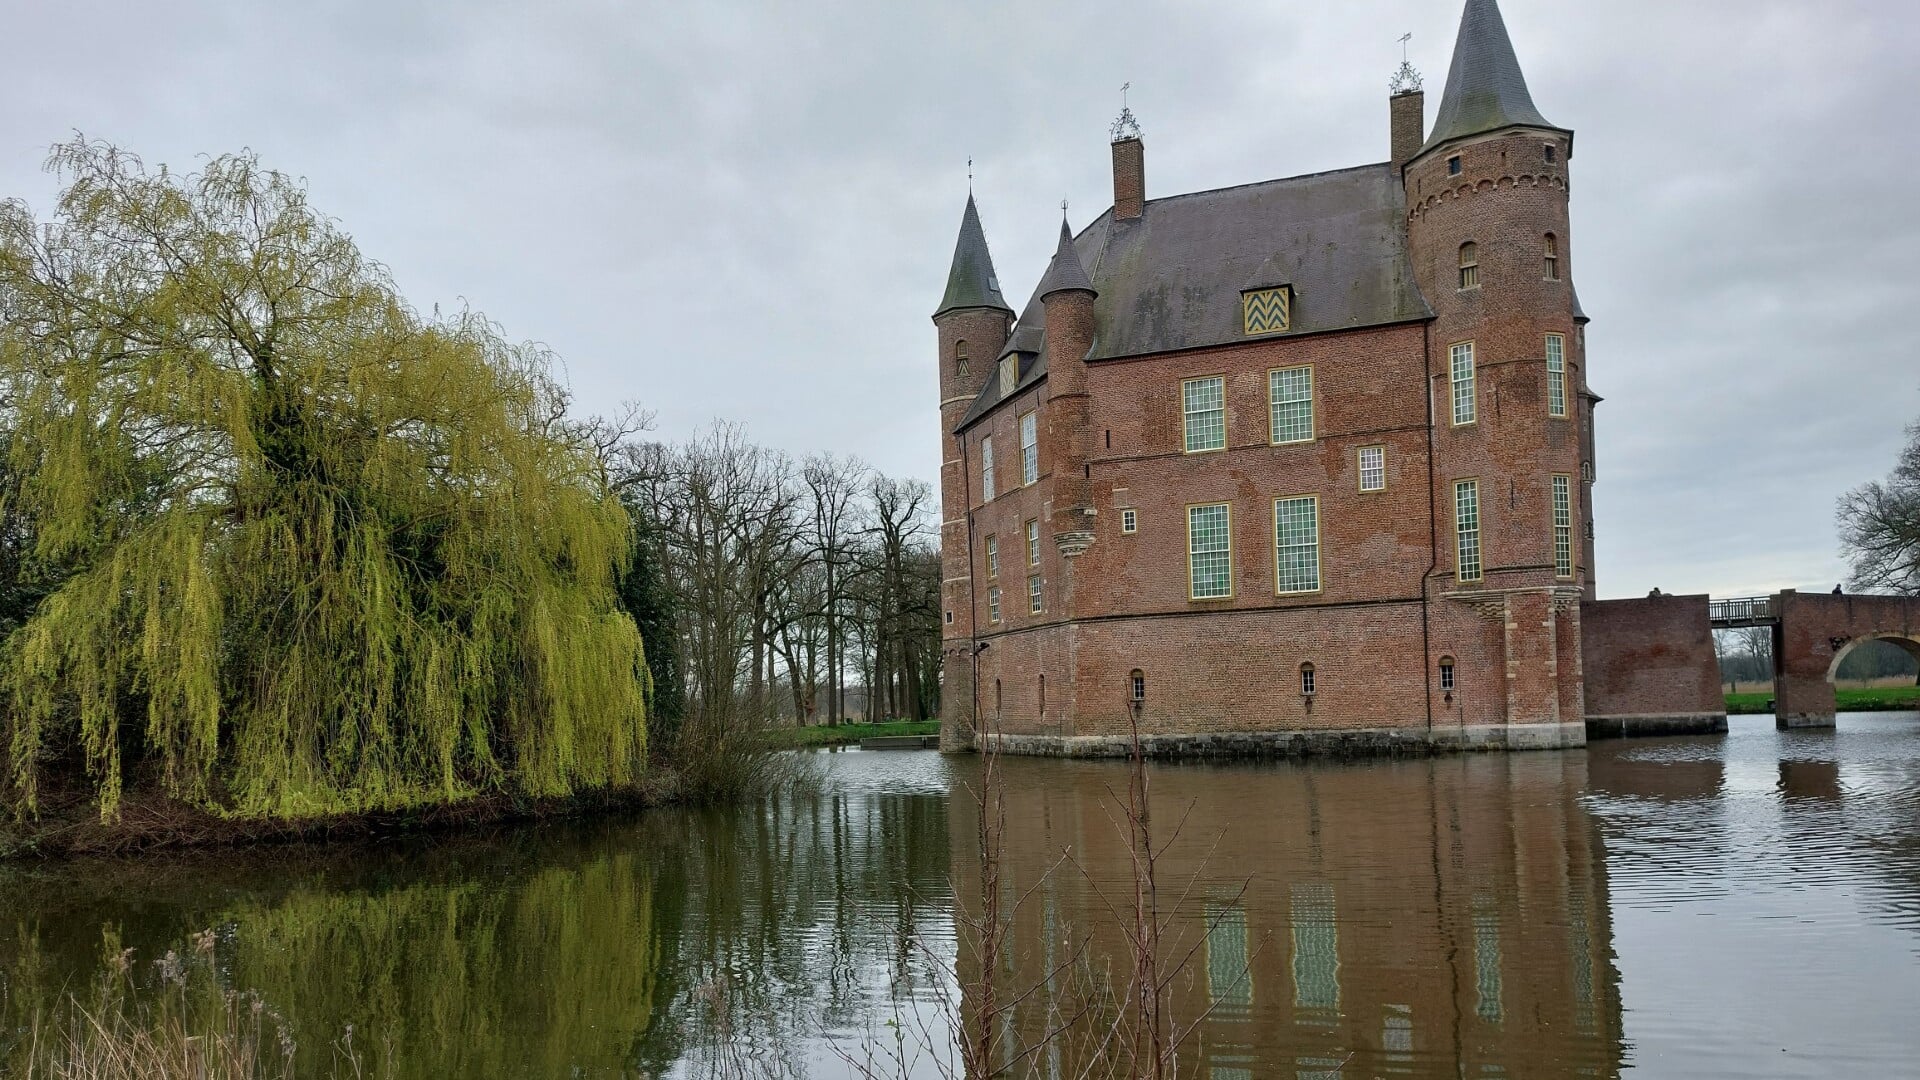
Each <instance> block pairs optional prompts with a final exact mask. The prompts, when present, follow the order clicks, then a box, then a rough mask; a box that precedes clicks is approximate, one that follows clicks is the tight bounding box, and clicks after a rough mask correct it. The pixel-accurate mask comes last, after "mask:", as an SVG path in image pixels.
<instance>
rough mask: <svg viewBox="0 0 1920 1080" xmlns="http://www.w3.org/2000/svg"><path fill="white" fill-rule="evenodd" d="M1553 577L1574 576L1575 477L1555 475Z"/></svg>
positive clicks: (1563, 474) (1562, 474) (1561, 474)
mask: <svg viewBox="0 0 1920 1080" xmlns="http://www.w3.org/2000/svg"><path fill="white" fill-rule="evenodd" d="M1553 576H1555V577H1563V578H1570V577H1572V576H1573V477H1571V476H1568V475H1567V474H1565V473H1554V474H1553Z"/></svg>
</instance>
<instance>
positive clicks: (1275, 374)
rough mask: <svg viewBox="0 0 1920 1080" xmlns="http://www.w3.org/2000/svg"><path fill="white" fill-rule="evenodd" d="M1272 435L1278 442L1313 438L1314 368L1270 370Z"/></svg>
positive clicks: (1272, 439)
mask: <svg viewBox="0 0 1920 1080" xmlns="http://www.w3.org/2000/svg"><path fill="white" fill-rule="evenodd" d="M1267 411H1268V417H1267V421H1268V425H1269V426H1268V431H1269V433H1270V434H1269V438H1270V439H1271V441H1273V442H1275V443H1296V442H1312V441H1313V368H1311V367H1291V368H1280V369H1278V370H1276V371H1269V372H1267Z"/></svg>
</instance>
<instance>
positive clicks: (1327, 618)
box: [933, 0, 1725, 753]
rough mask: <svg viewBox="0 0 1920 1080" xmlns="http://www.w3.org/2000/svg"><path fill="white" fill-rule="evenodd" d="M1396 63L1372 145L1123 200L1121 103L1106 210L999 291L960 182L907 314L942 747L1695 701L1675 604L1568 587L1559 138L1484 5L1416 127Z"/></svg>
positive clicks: (1285, 748)
mask: <svg viewBox="0 0 1920 1080" xmlns="http://www.w3.org/2000/svg"><path fill="white" fill-rule="evenodd" d="M1403 78H1404V76H1403ZM1395 89H1396V92H1395V93H1393V94H1392V96H1391V97H1390V98H1389V102H1388V106H1389V108H1388V112H1389V121H1390V123H1389V126H1390V140H1389V144H1390V147H1391V159H1390V160H1389V161H1386V162H1384V163H1380V164H1373V165H1361V166H1358V167H1355V168H1349V169H1342V170H1337V171H1333V172H1324V173H1316V174H1313V175H1308V176H1296V177H1289V178H1285V179H1279V180H1267V181H1261V182H1258V183H1252V184H1245V185H1242V186H1238V187H1229V188H1222V189H1218V190H1214V191H1202V192H1195V193H1192V194H1186V195H1175V196H1170V197H1165V198H1155V199H1149V198H1147V195H1146V180H1145V159H1146V153H1145V147H1144V145H1143V142H1142V140H1141V137H1140V134H1139V130H1138V127H1137V125H1134V124H1133V123H1132V118H1131V116H1130V115H1129V114H1126V113H1123V114H1122V118H1121V121H1120V122H1118V123H1116V124H1115V126H1114V130H1113V141H1112V154H1113V186H1114V196H1113V207H1112V208H1111V209H1110V210H1108V211H1107V212H1105V213H1104V214H1102V215H1101V216H1100V217H1099V218H1098V219H1096V220H1095V221H1094V222H1093V223H1092V224H1090V225H1088V226H1087V227H1086V228H1085V229H1083V230H1081V231H1080V232H1079V233H1078V234H1074V233H1072V232H1071V230H1070V229H1069V228H1068V227H1067V226H1066V225H1065V223H1063V224H1062V228H1061V235H1060V241H1059V247H1058V250H1057V251H1056V252H1055V254H1054V256H1053V260H1052V263H1051V264H1050V265H1049V266H1048V267H1047V269H1046V273H1045V275H1044V276H1043V277H1042V279H1041V281H1040V284H1039V286H1038V287H1037V288H1036V289H1035V290H1034V293H1033V296H1032V298H1031V299H1030V300H1028V302H1027V304H1026V305H1025V307H1024V308H1023V309H1022V311H1021V312H1020V313H1019V315H1018V317H1017V318H1016V316H1015V313H1014V311H1013V309H1012V308H1011V307H1009V306H1008V304H1007V302H1006V299H1005V297H1004V296H1003V295H1002V293H1001V291H1000V286H999V281H998V279H997V277H996V275H995V273H994V269H993V262H992V258H991V256H990V255H989V253H988V248H987V241H986V236H985V232H984V230H983V228H982V226H981V222H980V216H979V213H978V211H977V209H976V208H975V205H974V202H973V199H972V196H971V195H969V197H968V200H967V205H966V210H965V213H964V215H963V217H962V219H961V226H960V236H959V242H958V244H957V246H956V248H955V251H954V256H953V264H952V268H951V271H950V273H949V276H948V280H947V289H946V293H945V295H944V296H943V298H942V299H941V301H940V305H939V308H938V310H936V312H935V313H934V316H933V321H934V324H935V325H936V327H937V328H938V333H939V370H940V416H941V432H942V448H943V453H942V470H941V495H942V504H943V515H942V530H941V551H942V558H943V560H944V566H943V575H942V576H943V579H944V584H943V589H942V606H943V610H944V614H943V620H944V634H945V640H944V658H943V675H942V678H943V693H942V703H943V704H942V735H943V739H942V741H943V745H944V746H946V747H948V748H955V749H957V748H964V747H967V746H975V745H978V743H979V740H980V739H981V738H983V737H985V738H993V739H996V740H998V745H1000V746H1001V747H1002V748H1004V749H1008V750H1012V751H1017V752H1030V753H1113V752H1119V751H1121V750H1122V749H1123V748H1124V747H1125V745H1126V741H1125V739H1126V735H1127V733H1128V731H1129V730H1130V726H1131V725H1132V724H1133V723H1134V722H1136V721H1137V723H1138V726H1139V730H1140V731H1141V733H1142V735H1143V737H1144V738H1145V739H1146V741H1147V743H1148V745H1149V747H1150V748H1151V749H1153V750H1154V751H1156V752H1165V753H1183V752H1190V753H1206V752H1236V751H1251V752H1260V751H1280V752H1299V751H1312V750H1316V749H1329V750H1345V751H1354V750H1375V749H1378V750H1395V749H1403V748H1407V749H1414V748H1432V747H1485V748H1513V749H1519V748H1548V747H1564V746H1578V745H1582V744H1584V742H1585V740H1586V736H1587V729H1588V726H1589V722H1590V721H1591V720H1593V719H1594V718H1596V717H1600V718H1607V717H1611V718H1613V719H1615V720H1618V719H1619V718H1620V717H1622V716H1624V717H1627V718H1628V719H1629V720H1633V719H1640V720H1645V721H1647V722H1648V723H1649V724H1656V725H1657V724H1664V725H1667V726H1668V727H1672V726H1673V725H1676V724H1677V725H1681V726H1686V725H1693V726H1694V727H1696V728H1698V727H1702V726H1704V727H1705V728H1707V729H1712V727H1713V725H1714V723H1715V720H1716V714H1717V722H1718V724H1719V726H1720V728H1721V729H1724V724H1725V716H1724V706H1723V705H1722V704H1721V702H1720V699H1719V696H1718V689H1717V684H1716V683H1715V681H1714V680H1715V676H1714V674H1713V670H1714V669H1713V665H1712V661H1711V656H1712V653H1711V642H1710V637H1709V635H1708V632H1707V626H1706V621H1705V619H1706V616H1705V604H1704V600H1701V599H1700V598H1658V597H1656V598H1650V599H1649V600H1648V601H1645V602H1641V601H1624V602H1620V601H1608V602H1597V601H1596V600H1595V593H1594V576H1593V563H1594V559H1593V550H1594V547H1593V528H1592V520H1593V516H1592V506H1593V503H1592V498H1591V487H1592V484H1593V482H1594V477H1595V472H1594V458H1593V419H1594V406H1595V404H1596V403H1597V402H1598V401H1599V400H1600V399H1599V397H1598V396H1597V395H1596V394H1594V392H1593V391H1592V389H1590V387H1589V385H1588V371H1587V355H1586V341H1585V327H1586V323H1587V316H1586V315H1585V313H1584V312H1582V310H1581V307H1580V301H1579V299H1578V297H1577V295H1576V293H1575V291H1574V282H1573V271H1574V261H1573V245H1572V242H1571V230H1570V228H1569V221H1568V191H1569V186H1570V180H1569V167H1570V160H1571V158H1572V154H1573V132H1572V131H1571V130H1570V129H1568V128H1563V127H1559V126H1557V125H1555V124H1553V123H1550V122H1548V120H1547V119H1546V118H1545V117H1544V116H1543V115H1542V114H1541V112H1540V110H1539V109H1538V108H1536V107H1535V105H1534V103H1533V100H1532V97H1531V95H1530V94H1529V92H1528V90H1527V85H1526V81H1525V78H1524V77H1523V75H1522V73H1521V70H1520V65H1519V63H1518V61H1517V59H1516V58H1515V55H1514V51H1513V46H1512V44H1511V42H1510V41H1509V39H1508V35H1507V32H1506V27H1505V25H1504V23H1503V21H1502V19H1501V16H1500V11H1499V8H1498V6H1497V5H1496V3H1495V0H1467V4H1466V9H1465V13H1464V15H1463V17H1462V19H1461V24H1460V32H1459V38H1458V40H1457V42H1456V44H1455V47H1454V54H1453V63H1452V67H1451V70H1450V71H1449V72H1448V76H1447V85H1446V89H1445V92H1444V93H1443V95H1442V97H1441V100H1440V106H1439V111H1438V115H1437V117H1436V119H1435V122H1434V127H1433V130H1432V132H1431V133H1427V132H1425V131H1423V125H1424V121H1425V101H1424V96H1423V94H1422V93H1421V92H1420V90H1419V89H1418V87H1417V79H1406V80H1405V81H1404V82H1400V83H1399V84H1398V85H1397V86H1396V88H1395ZM1662 599H1667V600H1673V599H1681V600H1686V601H1687V602H1686V603H1684V604H1679V605H1675V604H1671V603H1668V604H1662V603H1660V602H1659V601H1660V600H1662ZM1695 601H1698V602H1697V603H1695ZM1610 604H1611V605H1620V604H1626V605H1630V606H1628V607H1619V606H1615V607H1609V606H1608V605H1610ZM1696 608H1697V610H1698V615H1697V617H1696V615H1695V611H1696ZM1583 624H1584V627H1585V630H1586V631H1587V634H1586V636H1587V638H1589V639H1590V640H1584V641H1583ZM1594 624H1600V625H1599V626H1598V627H1597V628H1596V626H1595V625H1594ZM1649 643H1652V644H1653V645H1655V646H1658V647H1655V648H1651V649H1649V648H1648V647H1647V646H1648V644H1649ZM1703 650H1704V651H1703ZM1649 655H1652V656H1655V657H1664V658H1665V659H1664V660H1658V661H1656V663H1655V667H1654V668H1648V667H1647V663H1648V660H1647V657H1648V656H1649ZM1662 663H1664V664H1666V665H1667V666H1666V667H1664V668H1662V667H1659V664H1662ZM1596 681H1597V682H1599V683H1604V686H1600V685H1593V684H1595V683H1596ZM1596 697H1599V698H1608V699H1610V700H1609V701H1607V702H1606V703H1604V704H1600V703H1597V702H1596V701H1595V700H1593V699H1594V698H1596ZM1597 705H1599V707H1598V710H1597V711H1596V706H1597Z"/></svg>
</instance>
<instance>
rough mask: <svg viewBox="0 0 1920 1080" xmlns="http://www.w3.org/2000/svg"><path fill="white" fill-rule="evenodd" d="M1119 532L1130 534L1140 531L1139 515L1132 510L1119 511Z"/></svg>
mask: <svg viewBox="0 0 1920 1080" xmlns="http://www.w3.org/2000/svg"><path fill="white" fill-rule="evenodd" d="M1120 531H1121V532H1123V533H1132V532H1139V531H1140V515H1139V514H1138V513H1136V512H1134V511H1132V510H1122V511H1120Z"/></svg>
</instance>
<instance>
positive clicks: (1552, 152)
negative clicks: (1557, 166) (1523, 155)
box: [1541, 143, 1560, 165]
mask: <svg viewBox="0 0 1920 1080" xmlns="http://www.w3.org/2000/svg"><path fill="white" fill-rule="evenodd" d="M1541 149H1542V150H1544V151H1545V152H1546V155H1547V164H1549V165H1551V164H1553V163H1554V162H1556V161H1558V160H1560V148H1559V147H1557V146H1555V145H1553V144H1552V143H1547V144H1546V145H1545V146H1543V147H1541Z"/></svg>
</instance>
